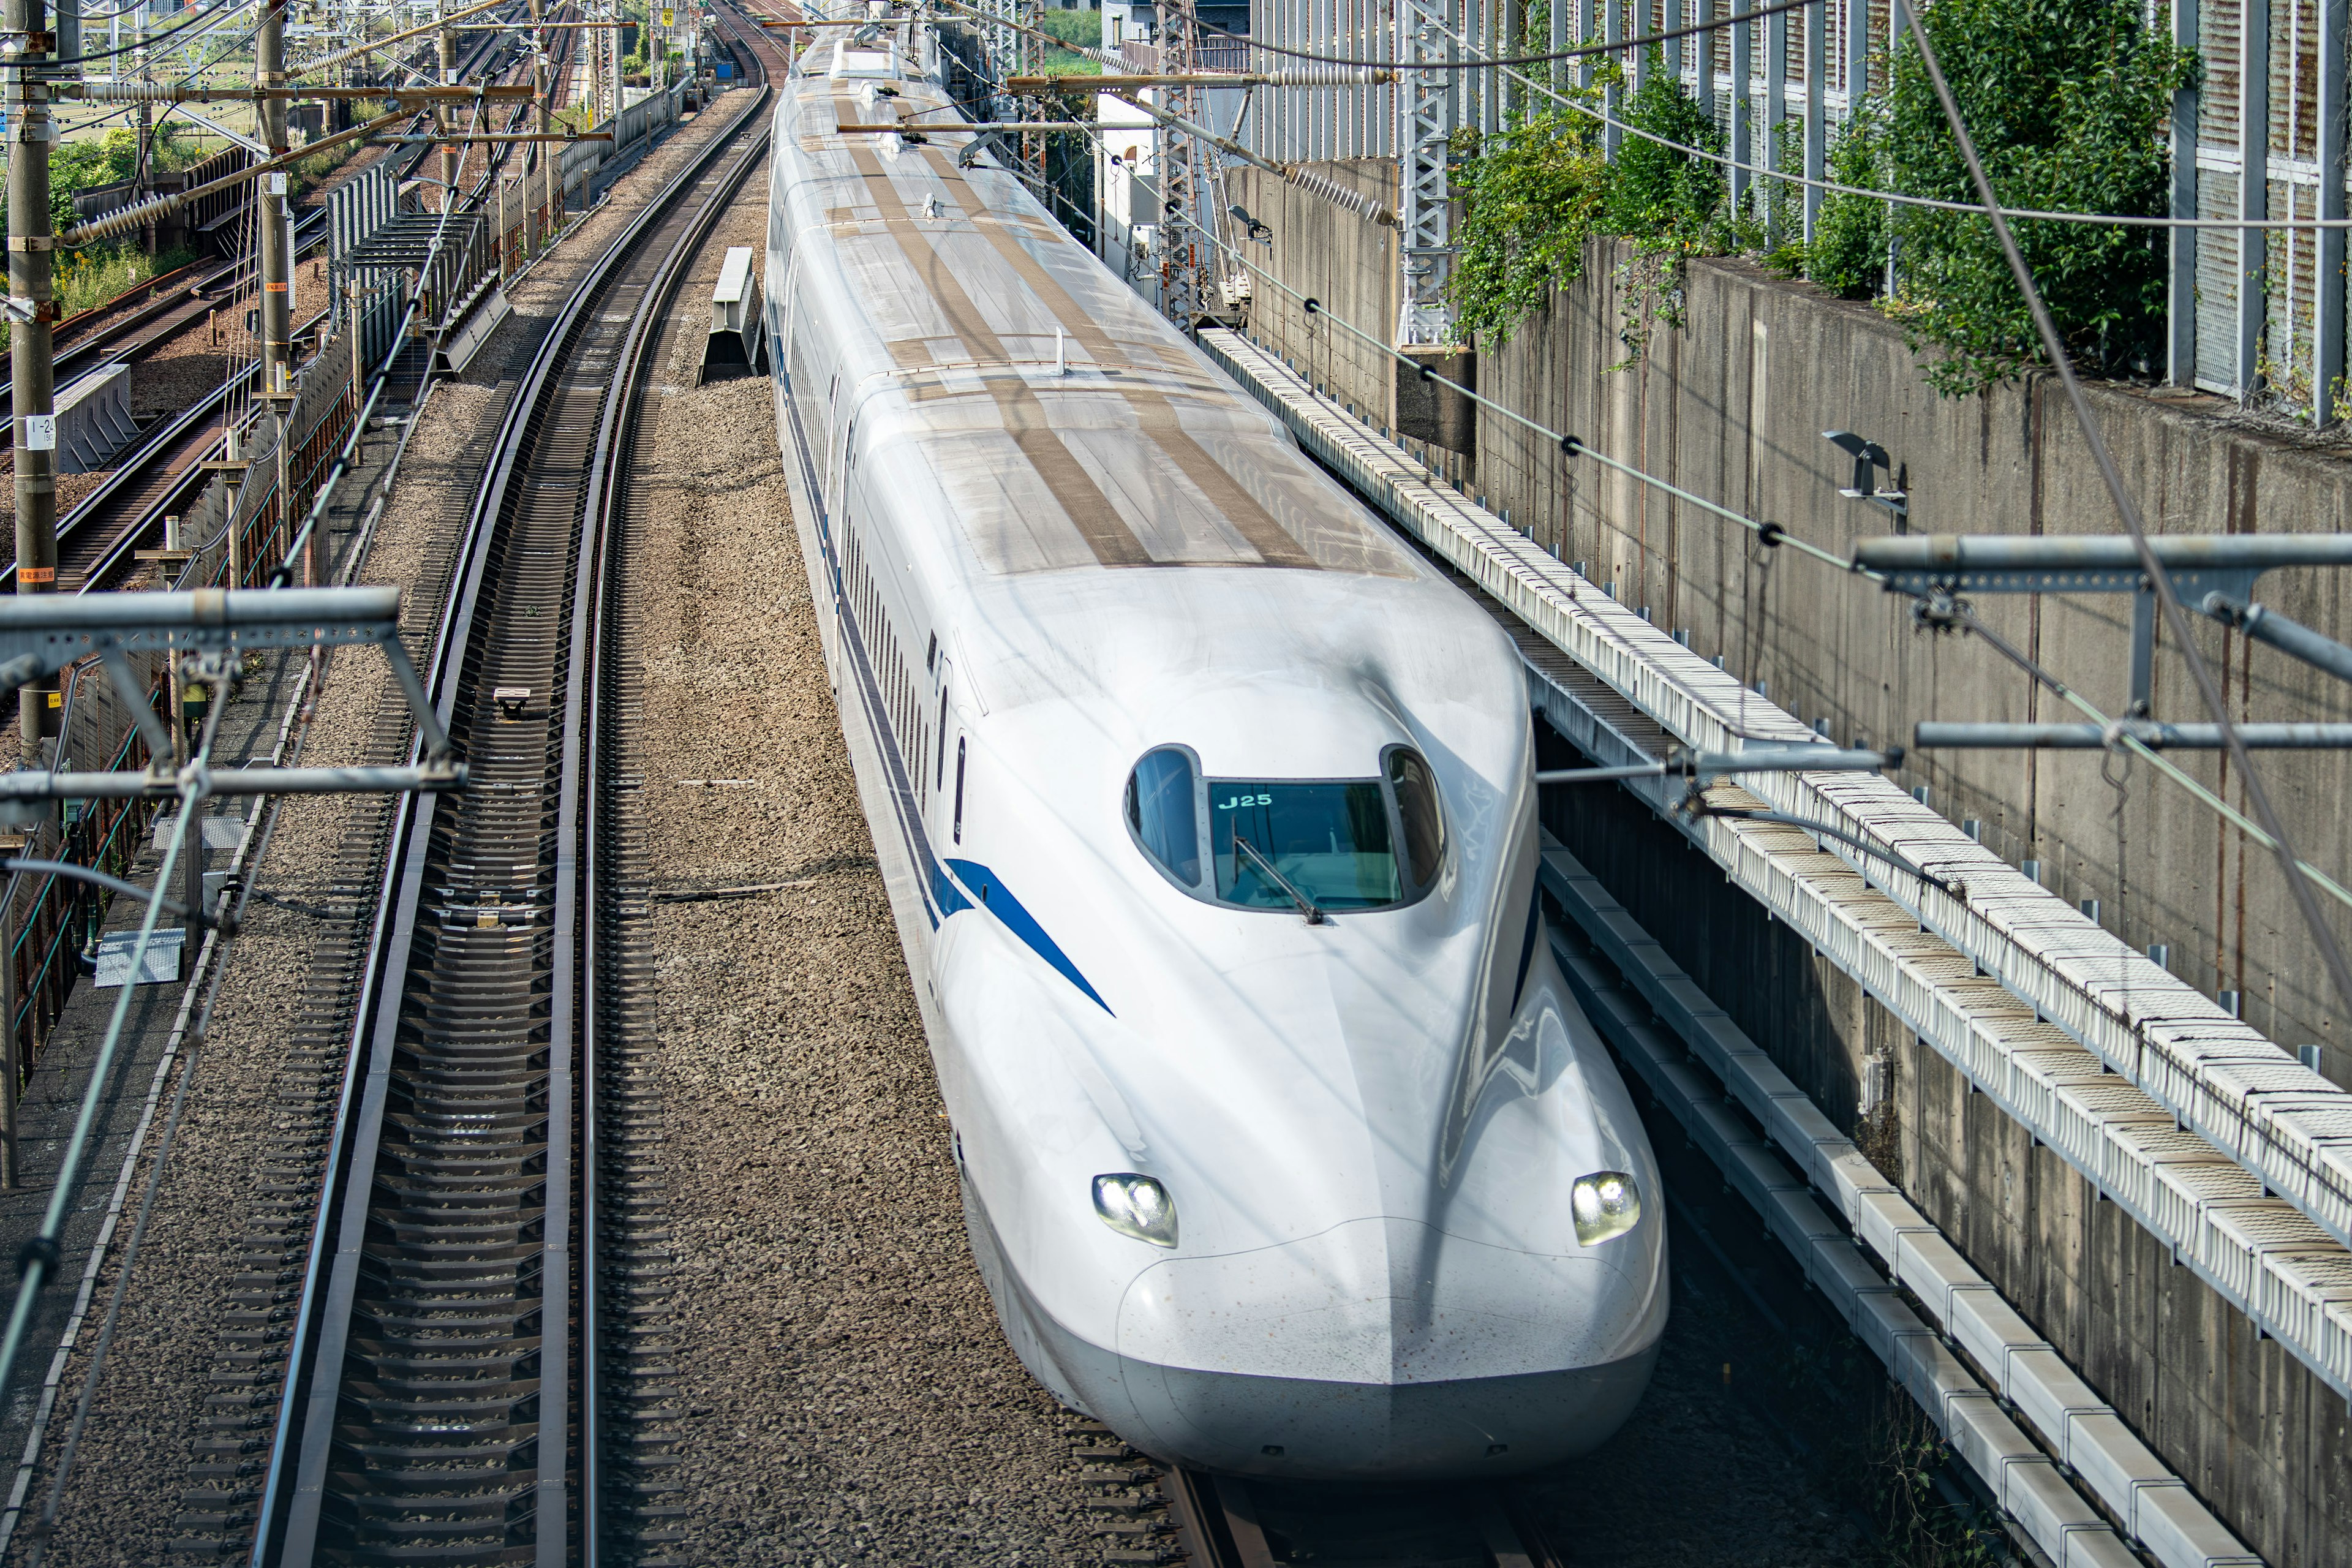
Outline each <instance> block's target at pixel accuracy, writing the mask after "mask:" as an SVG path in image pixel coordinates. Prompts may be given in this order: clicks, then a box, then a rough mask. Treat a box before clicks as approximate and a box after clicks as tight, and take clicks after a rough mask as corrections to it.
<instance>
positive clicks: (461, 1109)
mask: <svg viewBox="0 0 2352 1568" xmlns="http://www.w3.org/2000/svg"><path fill="white" fill-rule="evenodd" d="M767 102H768V93H767V91H766V90H765V89H762V90H761V92H760V93H759V94H758V95H757V96H756V97H755V99H754V100H753V102H752V104H751V107H749V108H748V109H746V110H743V111H742V112H741V113H740V114H739V115H738V116H737V117H736V118H735V119H734V120H733V121H731V122H730V124H729V125H728V126H727V127H726V128H725V129H724V130H723V131H722V132H720V133H719V135H718V136H716V137H715V138H714V139H713V140H712V141H711V142H710V143H709V146H708V147H706V148H705V149H704V150H703V151H702V152H701V153H699V154H698V155H697V156H696V157H695V159H694V160H693V161H692V162H691V163H690V164H689V165H688V167H687V168H686V169H685V170H684V171H683V172H681V173H680V174H678V175H677V177H676V178H675V179H674V180H673V181H672V182H671V184H669V185H668V186H667V188H666V189H665V191H664V192H663V193H662V194H661V195H659V196H658V197H656V199H655V200H654V201H653V202H652V203H650V204H649V205H647V206H646V208H645V209H644V211H643V212H641V213H640V214H639V215H638V216H636V217H635V219H634V220H633V221H632V222H631V223H630V225H629V226H628V227H627V228H625V230H624V231H623V232H622V233H621V234H620V235H619V236H618V237H616V238H615V239H614V241H613V243H612V245H611V246H610V247H609V248H608V249H607V250H606V252H605V253H604V256H603V257H601V258H599V259H598V260H597V261H596V262H595V263H594V264H593V266H592V267H591V268H589V269H588V272H587V274H586V276H585V277H584V279H583V281H582V283H581V284H580V286H579V287H578V288H577V289H575V291H574V293H573V294H572V299H571V300H570V301H569V303H568V304H567V305H566V306H565V308H564V309H563V310H562V312H561V313H560V314H559V316H558V318H557V320H556V321H555V323H554V325H553V327H552V328H551V331H550V332H549V334H548V337H547V339H546V342H545V343H544V344H543V345H542V347H541V350H540V353H539V354H538V356H537V358H536V359H535V360H534V361H533V363H532V364H531V366H530V370H529V371H528V372H527V373H526V374H525V375H524V377H523V378H522V380H521V383H520V387H519V390H518V394H517V395H516V397H515V399H514V401H513V403H512V404H511V405H509V412H508V414H507V415H506V417H505V422H504V425H503V426H502V428H501V429H500V430H499V432H498V434H497V437H496V439H495V441H494V442H493V443H492V445H491V447H490V448H489V449H490V450H492V451H493V452H495V453H496V454H497V456H496V457H495V458H493V459H492V460H491V463H490V465H489V467H488V471H487V473H486V475H485V478H484V480H483V483H482V486H481V489H480V490H479V492H478V496H477V497H476V500H475V502H474V506H473V510H472V512H471V515H470V516H469V518H468V521H467V533H466V537H465V540H464V542H463V543H462V545H461V547H460V553H459V567H458V570H457V574H456V581H455V584H454V586H453V589H452V592H451V594H450V597H449V602H448V605H447V608H446V612H445V616H444V619H443V623H442V626H441V628H440V633H439V636H438V637H437V639H436V654H435V658H434V662H433V664H432V666H431V667H430V668H427V670H426V672H425V674H426V680H427V685H428V688H429V689H430V690H431V692H432V694H433V697H434V700H435V702H436V707H437V710H438V712H439V714H440V716H441V718H442V721H443V722H444V723H445V724H446V726H447V728H448V730H449V732H450V734H451V736H452V738H453V740H454V742H456V745H457V749H458V752H460V754H461V755H462V756H463V757H464V758H465V760H466V762H467V766H468V768H469V770H470V780H469V784H468V787H467V791H466V793H465V794H464V795H463V796H461V797H453V798H450V799H449V800H447V801H446V803H445V804H442V805H417V804H415V803H413V802H408V803H404V804H403V805H401V806H400V807H399V808H398V814H397V816H396V818H395V820H394V822H393V823H392V824H391V827H390V833H389V838H390V843H391V854H390V856H389V858H388V863H387V865H386V866H385V868H384V870H383V876H382V880H381V882H380V883H379V885H378V894H379V899H378V902H379V904H380V907H381V908H382V909H383V911H384V912H383V915H382V917H380V919H379V921H378V923H377V926H376V929H375V931H374V934H373V943H372V946H371V949H370V951H369V953H368V955H367V957H366V959H365V961H364V962H363V963H362V965H361V966H360V967H359V972H358V978H359V982H360V995H359V1001H358V1003H357V1005H356V1006H355V1007H354V1010H353V1011H354V1016H355V1017H356V1019H357V1023H356V1025H355V1026H354V1030H353V1034H354V1037H355V1038H354V1041H353V1044H352V1049H353V1053H354V1056H353V1060H352V1064H351V1069H350V1070H349V1072H348V1073H347V1074H346V1075H345V1079H344V1087H343V1088H342V1089H341V1094H342V1097H343V1098H342V1102H341V1113H340V1114H339V1116H338V1118H337V1121H336V1125H335V1129H334V1131H333V1134H332V1137H331V1140H330V1142H329V1144H328V1149H327V1152H326V1159H325V1165H326V1175H325V1190H326V1194H327V1196H326V1204H325V1208H324V1211H323V1213H322V1215H321V1217H320V1225H319V1229H318V1233H317V1239H316V1240H315V1241H314V1243H313V1245H312V1247H311V1251H310V1260H309V1264H308V1267H307V1268H306V1270H305V1271H304V1274H303V1279H302V1287H301V1293H300V1297H299V1309H298V1310H297V1311H296V1312H295V1314H294V1319H293V1327H292V1344H291V1348H290V1351H289V1366H290V1372H289V1379H288V1386H289V1396H288V1398H287V1401H286V1405H285V1408H284V1410H283V1411H282V1412H281V1413H280V1416H279V1427H278V1434H277V1440H276V1442H275V1445H274V1450H273V1458H272V1460H271V1463H270V1466H269V1469H268V1476H267V1479H266V1481H265V1483H264V1487H263V1491H262V1497H261V1500H260V1518H259V1520H258V1521H257V1532H258V1546H259V1549H258V1553H257V1560H261V1561H269V1562H280V1563H313V1562H320V1563H393V1562H399V1563H417V1562H434V1563H548V1564H555V1563H572V1562H593V1561H594V1560H596V1558H597V1556H598V1555H599V1553H600V1552H604V1551H610V1552H614V1554H615V1560H620V1559H622V1558H625V1559H626V1560H629V1561H632V1562H637V1563H649V1562H654V1561H658V1560H660V1559H661V1557H662V1551H663V1548H664V1547H665V1546H667V1544H668V1543H669V1541H670V1540H671V1539H672V1538H673V1534H672V1532H671V1531H668V1530H667V1528H665V1526H666V1516H667V1513H668V1512H669V1511H674V1510H666V1509H665V1508H664V1506H663V1504H664V1500H665V1493H664V1486H665V1481H664V1478H665V1476H666V1474H667V1465H666V1463H665V1461H666V1460H667V1458H668V1457H667V1454H666V1453H665V1451H664V1450H665V1449H666V1448H667V1446H668V1441H667V1438H665V1437H664V1436H661V1435H660V1427H661V1424H662V1423H663V1422H664V1421H666V1420H667V1419H668V1418H669V1417H670V1416H672V1415H674V1414H675V1413H674V1412H673V1411H671V1410H669V1409H668V1408H667V1403H666V1396H667V1390H668V1385H667V1377H669V1376H671V1375H674V1374H673V1373H669V1372H668V1370H667V1368H665V1367H664V1366H663V1365H662V1364H661V1363H662V1362H663V1361H664V1359H665V1355H666V1347H664V1346H662V1345H661V1344H660V1343H659V1342H658V1332H659V1331H658V1325H657V1322H656V1321H655V1320H654V1319H653V1317H652V1315H651V1314H649V1313H648V1312H647V1311H646V1306H647V1305H648V1303H649V1302H651V1301H653V1300H656V1299H657V1297H658V1295H659V1293H660V1292H661V1291H663V1290H665V1289H667V1286H666V1284H665V1283H663V1279H664V1277H665V1276H666V1275H667V1254H666V1247H667V1240H666V1233H665V1232H663V1231H662V1230H661V1229H660V1221H661V1215H660V1213H659V1211H658V1208H657V1206H654V1205H648V1204H647V1203H646V1201H645V1200H646V1192H645V1191H644V1190H643V1184H640V1183H634V1182H632V1181H630V1180H628V1179H627V1175H628V1173H624V1172H623V1171H621V1170H620V1169H619V1168H618V1163H615V1165H614V1169H612V1170H605V1169H600V1168H599V1166H598V1163H597V1158H598V1155H599V1154H600V1152H602V1151H604V1150H605V1149H618V1150H622V1151H627V1150H628V1149H630V1148H631V1147H632V1146H633V1142H634V1140H635V1139H636V1138H637V1137H638V1136H639V1135H640V1133H639V1130H638V1129H637V1128H636V1126H635V1121H636V1120H637V1118H638V1117H639V1116H641V1114H642V1112H643V1111H644V1110H645V1109H646V1105H645V1101H644V1100H642V1098H640V1097H637V1096H635V1095H633V1094H632V1092H631V1085H630V1079H629V1064H630V1053H631V1049H632V1047H633V1046H636V1047H642V1046H644V1045H646V1044H648V1043H649V1038H650V1029H649V1023H650V1019H649V1016H647V1014H646V1009H643V1008H641V1007H635V1006H632V1005H631V998H632V995H633V993H632V991H631V989H630V987H628V985H627V984H625V982H626V976H627V974H628V973H631V972H632V968H631V947H630V943H629V941H628V933H627V931H626V929H625V928H626V925H627V923H628V921H629V920H630V919H631V918H632V916H633V915H637V916H641V915H642V912H643V910H644V907H645V901H646V900H645V897H644V891H645V889H644V883H645V881H646V877H645V868H644V867H643V866H642V864H641V863H640V860H639V858H635V857H633V856H632V855H631V854H630V853H628V842H627V840H628V837H629V836H628V835H627V834H626V832H625V829H626V826H627V823H626V820H625V813H623V814H620V815H615V813H614V810H613V809H612V804H611V795H612V791H611V789H609V788H605V787H601V786H600V781H599V778H598V774H599V772H600V761H599V759H600V758H602V757H604V756H605V755H606V754H607V753H608V752H610V751H611V750H612V749H613V748H614V747H615V746H616V745H617V744H618V743H619V741H620V737H619V736H618V735H616V734H615V732H614V731H615V729H616V728H623V729H625V724H626V720H627V717H628V708H627V700H628V697H629V690H630V689H629V686H628V683H627V682H626V681H625V679H618V678H616V677H614V675H613V673H612V672H611V670H610V669H609V668H607V666H608V664H609V662H610V661H609V659H608V658H607V655H606V652H605V648H606V637H607V636H608V634H610V633H611V632H612V631H614V629H616V627H617V626H618V623H619V622H620V621H621V620H622V619H623V618H624V616H622V614H621V613H620V612H621V608H622V607H625V600H619V601H616V600H615V599H614V593H615V586H614V582H613V581H612V579H613V577H614V575H615V574H618V573H620V572H622V571H623V570H624V563H622V562H620V561H619V560H617V559H616V558H615V554H614V549H615V546H614V539H615V537H616V535H615V529H616V526H625V523H624V521H623V520H624V519H625V508H626V492H627V489H628V486H627V485H626V483H625V480H626V477H627V473H628V467H629V461H630V432H631V430H632V429H633V427H634V426H635V418H636V405H637V398H638V396H639V394H640V390H641V384H642V382H643V379H644V376H645V374H646V369H647V365H646V356H647V354H648V353H649V351H650V347H651V344H652V343H653V342H654V341H655V338H656V327H657V325H658V323H659V321H660V320H661V319H662V316H663V313H664V311H665V310H666V308H667V303H668V301H669V299H670V296H671V295H672V293H673V292H674V290H675V287H676V284H677V280H678V279H680V278H681V277H682V276H683V271H684V267H685V265H686V263H687V262H688V259H689V258H691V257H692V255H693V254H694V253H695V251H696V249H697V248H698V246H699V244H700V243H701V240H702V238H703V237H704V236H705V235H706V234H707V233H708V232H709V227H710V226H711V225H712V224H713V223H715V222H716V221H717V219H718V217H719V215H720V214H721V213H722V212H723V211H724V210H725V208H726V206H727V205H728V203H729V201H730V198H731V197H732V196H733V195H734V194H735V192H736V191H737V190H738V189H739V188H740V185H741V184H742V183H743V181H744V180H745V179H746V178H747V177H748V176H749V174H751V170H752V168H753V167H754V165H755V164H756V163H757V162H758V160H759V157H760V155H761V151H762V149H763V148H764V144H765V129H764V127H765V112H764V111H765V109H766V106H767ZM608 698H609V699H611V700H612V708H611V714H610V717H611V719H612V720H613V721H614V722H607V721H606V716H605V712H604V710H605V709H606V706H607V702H606V700H607V699H608ZM616 830H618V831H617V833H616ZM614 837H618V838H619V839H620V841H621V842H620V844H619V847H618V848H617V849H616V848H614V847H612V845H611V841H612V840H613V839H614ZM607 871H609V872H610V873H611V874H609V875H607V874H603V873H605V872H607ZM608 884H610V885H609V886H608ZM608 928H609V929H608ZM590 990H593V993H594V994H595V995H596V997H597V999H598V1000H597V1005H596V1008H595V1010H594V1016H590V1009H589V1008H588V1007H587V1006H585V1005H583V992H586V991H590ZM639 990H640V992H641V991H642V988H639ZM615 998H617V1000H615ZM636 1000H637V1001H640V1002H642V1001H643V1000H644V996H643V995H642V994H636ZM608 1182H609V1183H610V1186H611V1190H610V1191H609V1192H608V1191H607V1190H606V1187H607V1184H608ZM671 1462H674V1461H671Z"/></svg>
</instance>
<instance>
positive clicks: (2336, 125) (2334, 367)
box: [2189, 0, 2347, 426]
mask: <svg viewBox="0 0 2352 1568" xmlns="http://www.w3.org/2000/svg"><path fill="white" fill-rule="evenodd" d="M2346 20H2347V0H2319V147H2318V153H2319V216H2321V217H2322V218H2323V219H2334V220H2336V222H2339V223H2340V222H2342V221H2343V218H2344V210H2345V200H2344V173H2345V171H2344V115H2345V109H2346V104H2345V98H2346V91H2345V88H2346V82H2345V76H2346V71H2345V47H2346V37H2345V34H2346V31H2347V27H2346ZM2189 232H2190V233H2192V234H2193V233H2195V232H2196V231H2195V230H2193V229H2192V230H2190V231H2189ZM2317 249H2318V252H2319V256H2318V261H2319V265H2318V267H2317V268H2316V271H2315V277H2316V281H2315V284H2314V285H2313V286H2314V287H2315V288H2316V289H2318V290H2319V298H2318V299H2317V300H2315V301H2314V302H2313V303H2314V318H2313V321H2312V339H2313V346H2314V349H2315V354H2314V360H2313V364H2312V374H2311V422H2312V423H2313V424H2314V425H2315V426H2326V425H2328V424H2330V423H2332V422H2333V421H2334V420H2335V418H2336V384H2337V383H2338V382H2340V381H2342V380H2343V379H2344V315H2345V297H2344V291H2345V288H2346V279H2345V277H2344V231H2343V230H2342V229H2340V228H2323V229H2321V230H2320V231H2319V244H2318V247H2317Z"/></svg>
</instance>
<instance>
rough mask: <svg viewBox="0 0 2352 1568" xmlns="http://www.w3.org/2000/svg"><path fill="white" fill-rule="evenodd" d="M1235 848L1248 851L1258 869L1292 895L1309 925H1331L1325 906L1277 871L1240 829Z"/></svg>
mask: <svg viewBox="0 0 2352 1568" xmlns="http://www.w3.org/2000/svg"><path fill="white" fill-rule="evenodd" d="M1234 849H1235V850H1236V851H1246V852H1247V853H1248V855H1249V858H1251V859H1252V860H1254V861H1255V862H1256V863H1257V866H1258V868H1259V869H1260V870H1262V871H1264V872H1265V874H1266V875H1267V876H1269V877H1271V878H1273V879H1274V885H1275V886H1276V887H1277V888H1280V889H1282V890H1283V891H1284V892H1286V893H1288V894H1289V895H1290V901H1291V902H1292V903H1294V904H1297V906H1298V912H1299V913H1301V914H1303V915H1305V916H1306V917H1307V924H1308V925H1311V926H1320V925H1329V924H1330V923H1331V917H1330V916H1329V915H1327V914H1325V913H1324V912H1323V906H1322V905H1320V904H1318V903H1317V902H1316V901H1315V900H1312V899H1310V898H1308V897H1307V895H1306V894H1304V893H1302V892H1300V891H1299V890H1298V889H1297V885H1296V884H1294V883H1293V882H1292V881H1291V879H1289V878H1287V877H1286V876H1284V875H1283V874H1282V873H1281V872H1280V871H1277V870H1276V869H1275V867H1274V862H1273V861H1272V860H1270V859H1268V858H1266V855H1265V851H1264V850H1262V849H1260V848H1259V847H1257V846H1256V845H1255V844H1253V843H1251V842H1250V841H1249V840H1248V839H1246V838H1244V837H1242V836H1241V833H1240V831H1239V830H1238V829H1236V830H1235V831H1234Z"/></svg>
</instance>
